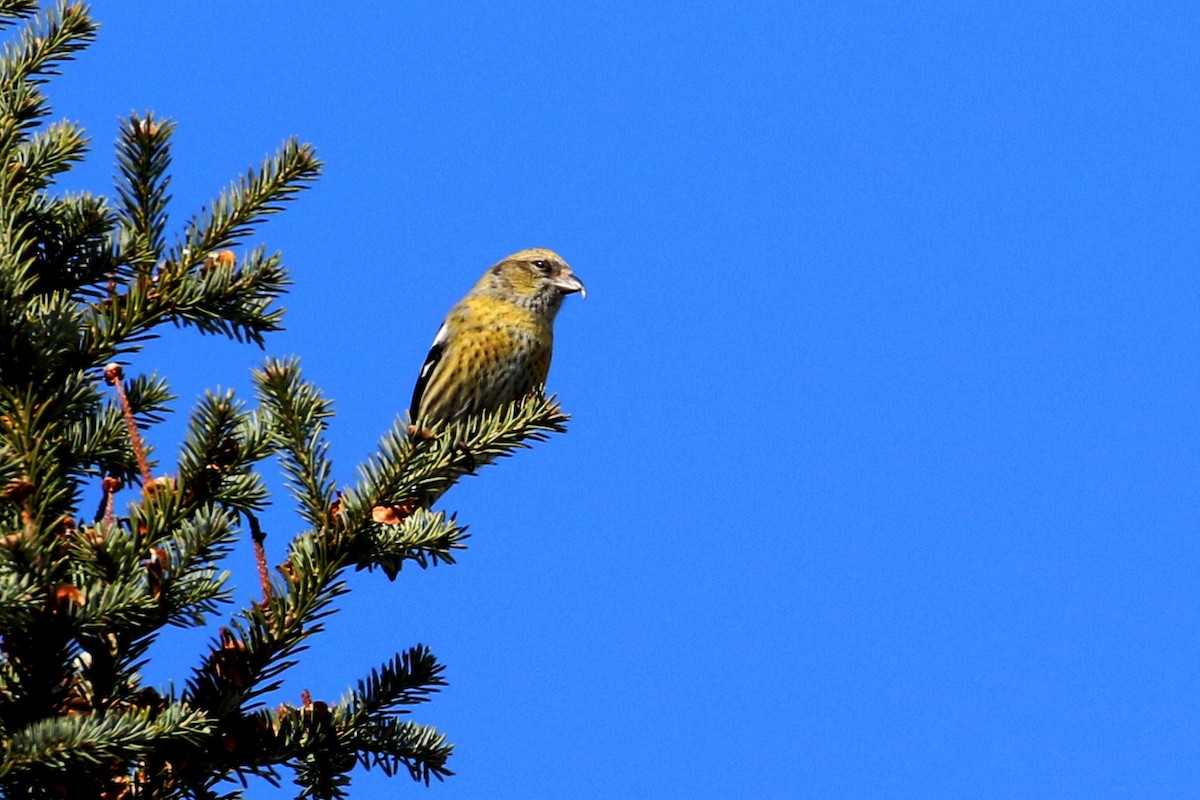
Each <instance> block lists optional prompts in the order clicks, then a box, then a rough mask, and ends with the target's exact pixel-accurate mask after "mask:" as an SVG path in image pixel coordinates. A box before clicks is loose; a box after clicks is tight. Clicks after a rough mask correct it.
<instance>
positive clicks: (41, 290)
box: [0, 0, 566, 800]
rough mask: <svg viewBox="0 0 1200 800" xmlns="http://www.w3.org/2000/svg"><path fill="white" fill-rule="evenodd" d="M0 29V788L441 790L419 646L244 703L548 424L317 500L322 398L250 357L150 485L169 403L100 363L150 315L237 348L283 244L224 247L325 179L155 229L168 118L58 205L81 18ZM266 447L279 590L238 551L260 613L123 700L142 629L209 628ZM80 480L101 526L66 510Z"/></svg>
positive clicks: (291, 366) (147, 334)
mask: <svg viewBox="0 0 1200 800" xmlns="http://www.w3.org/2000/svg"><path fill="white" fill-rule="evenodd" d="M0 25H4V26H14V25H15V26H18V27H17V29H16V31H15V35H13V36H11V37H10V40H9V42H8V44H7V45H6V46H5V48H4V51H3V56H2V58H0V634H2V640H0V747H2V748H3V751H2V753H0V756H2V760H0V791H2V792H3V793H4V795H5V796H7V797H13V798H17V797H66V798H108V799H109V800H115V799H116V798H135V797H145V798H168V797H196V798H216V797H237V796H240V791H241V788H243V787H244V786H245V785H246V781H247V780H248V779H251V778H253V777H256V776H257V777H261V778H265V779H266V780H268V781H271V782H273V783H275V782H278V781H279V780H280V777H281V771H280V770H281V768H284V767H286V768H289V769H290V770H291V771H292V772H293V774H294V779H295V781H296V783H297V784H298V785H299V786H300V787H301V791H300V796H301V797H320V798H325V797H340V796H344V794H345V791H346V786H347V784H348V782H349V773H350V771H351V770H352V769H354V767H355V766H356V765H361V766H363V767H365V768H368V769H371V768H378V769H381V770H383V771H384V772H386V773H387V774H389V775H391V774H394V773H397V772H407V773H408V774H409V775H410V776H411V777H412V778H414V779H416V780H419V781H424V782H426V783H428V782H429V780H430V779H431V778H438V779H441V778H442V777H444V776H446V775H449V774H451V772H450V770H449V769H448V767H447V759H448V757H449V756H450V753H451V749H452V746H451V745H450V744H449V743H448V742H447V741H446V738H445V736H444V735H443V734H441V733H439V732H438V731H437V730H436V729H434V728H432V727H429V726H426V725H421V724H418V723H416V722H414V721H412V720H410V719H408V718H407V715H408V713H409V712H410V710H411V709H412V707H413V706H415V705H418V704H420V703H423V702H425V701H426V700H428V699H429V696H430V695H431V694H432V693H434V692H437V691H439V689H440V688H441V687H442V686H444V685H445V680H444V677H443V670H442V666H441V665H440V664H439V663H438V662H437V660H436V659H435V658H434V657H433V655H432V653H431V652H430V651H429V649H428V648H427V647H424V646H422V645H416V646H413V647H411V648H409V649H408V650H406V651H404V652H401V653H398V654H397V655H396V656H395V657H393V658H392V659H390V660H389V661H387V662H386V663H384V664H382V665H380V666H378V667H377V668H375V669H373V670H371V671H370V672H369V674H368V675H367V676H366V677H365V678H363V679H361V680H359V681H358V683H357V685H356V686H355V687H354V688H353V689H351V690H350V691H349V692H347V694H346V695H345V696H344V697H343V698H341V700H339V701H337V702H322V701H319V700H313V699H312V698H310V697H308V696H307V695H305V696H304V697H303V698H302V699H301V702H300V703H299V705H291V704H286V703H285V704H283V705H279V706H277V707H274V708H271V707H268V706H267V705H265V702H264V699H265V697H266V696H267V695H269V694H270V693H271V692H273V691H275V690H276V689H278V688H279V686H280V682H281V679H282V676H283V675H284V673H285V672H286V671H287V670H288V669H289V668H291V667H292V666H294V665H295V663H296V659H297V656H298V654H299V653H300V652H301V651H302V650H303V649H304V647H305V645H306V642H307V641H308V639H309V637H311V636H313V635H314V634H316V633H319V632H320V631H321V629H322V625H323V624H325V619H326V618H327V617H328V616H329V614H331V613H332V612H333V610H334V608H333V602H334V600H336V599H337V598H338V597H339V596H340V595H341V594H343V593H345V592H346V591H347V587H346V584H345V582H344V580H343V578H344V574H345V571H346V570H347V569H349V568H354V569H368V570H371V569H375V568H379V569H380V570H381V571H382V572H383V573H384V574H385V575H386V576H387V577H388V578H392V579H394V578H395V577H396V576H397V575H398V574H399V572H400V571H401V568H402V567H403V566H404V564H405V563H406V562H411V563H412V564H415V565H416V566H419V567H422V568H424V567H429V566H433V565H437V564H441V563H453V561H454V555H455V551H456V550H459V549H461V548H462V547H463V546H464V544H463V542H464V539H465V537H466V533H465V529H464V528H463V527H462V526H461V525H459V524H458V522H457V521H456V520H455V518H454V516H453V515H450V514H447V513H446V512H444V511H433V510H431V509H430V508H429V506H430V504H431V503H432V502H433V501H434V500H436V499H437V498H438V497H440V496H441V495H442V494H443V493H444V492H445V491H446V490H447V489H448V488H450V487H451V486H452V485H453V484H454V482H455V481H456V480H458V479H459V478H460V477H462V476H463V475H466V474H470V473H472V472H474V471H475V469H476V468H477V467H479V466H482V465H485V464H488V463H490V462H491V461H493V460H495V459H496V458H497V457H501V456H506V455H509V454H511V453H512V452H513V451H514V450H516V449H517V448H520V447H524V446H527V445H528V443H529V442H531V441H537V440H540V439H543V438H544V437H545V436H546V435H547V434H549V433H551V432H556V431H562V430H563V425H564V423H565V421H566V416H565V415H563V414H562V413H561V412H560V411H559V409H558V407H557V405H556V404H555V403H554V402H553V399H552V398H545V397H542V396H536V397H530V398H528V399H526V400H525V401H523V402H520V403H517V404H515V405H514V406H513V407H510V408H508V409H505V410H503V411H501V412H498V413H496V414H493V415H490V416H488V417H486V418H478V419H471V420H468V421H466V422H464V423H462V424H459V425H455V426H450V427H447V428H446V429H444V430H435V431H433V432H431V433H430V434H428V435H427V432H413V431H410V430H409V429H408V428H407V427H406V426H405V425H403V424H402V423H401V422H397V424H396V426H395V427H394V428H393V429H392V430H391V431H390V432H388V433H387V434H386V435H385V436H384V437H383V440H382V442H381V443H380V446H379V449H378V451H377V452H376V453H375V455H374V456H373V457H372V458H371V459H370V460H369V461H368V462H367V463H366V464H364V465H362V466H361V468H360V476H359V479H358V481H357V483H356V484H355V485H354V486H352V487H347V488H343V489H341V490H339V489H338V488H337V482H336V480H335V478H334V471H333V467H332V465H331V463H330V460H329V455H328V449H329V448H328V444H327V442H326V439H325V434H326V427H327V424H328V422H329V420H330V417H331V413H332V412H331V405H330V403H329V401H328V400H327V399H325V397H324V396H323V395H322V394H321V392H320V391H319V390H318V389H317V387H315V386H314V385H312V384H311V383H309V382H307V381H306V380H305V379H304V378H303V376H302V374H301V371H300V368H299V365H298V363H297V362H296V361H294V360H278V359H270V360H268V361H267V362H266V363H265V364H264V366H263V367H262V368H261V369H260V370H258V371H257V372H256V373H255V375H254V380H255V384H256V387H257V404H256V405H255V406H254V407H251V406H249V405H248V404H247V403H246V402H245V401H243V400H241V399H239V398H237V397H235V396H234V394H233V393H232V392H228V391H226V392H220V393H210V394H208V395H207V396H206V397H204V398H203V400H202V401H201V402H200V403H199V404H198V406H197V407H196V409H195V410H194V411H193V412H192V415H191V418H190V425H189V428H188V431H187V434H186V439H185V441H184V443H183V446H182V452H181V454H180V457H179V460H178V463H177V464H176V465H175V466H174V468H173V469H168V468H164V467H163V466H162V465H160V464H159V463H158V462H156V461H155V460H154V458H153V451H152V448H151V447H150V445H149V444H148V443H147V440H148V439H152V438H153V437H152V436H151V435H150V434H151V433H152V432H153V431H154V429H155V425H156V424H157V423H159V422H160V421H161V420H162V416H163V414H164V413H165V412H167V411H168V410H169V408H170V403H171V401H172V399H173V398H172V397H171V394H170V390H169V388H168V386H167V383H166V381H165V380H164V379H163V378H162V377H160V376H158V375H154V374H151V375H134V376H132V377H126V376H125V375H124V369H123V367H122V365H127V364H129V363H130V362H129V357H130V356H132V355H133V354H136V353H137V352H138V351H139V350H140V349H141V348H142V346H143V345H144V343H145V342H146V341H147V340H149V339H152V338H154V337H156V336H158V335H159V334H160V332H161V330H162V328H163V326H164V325H168V324H170V325H173V326H179V327H186V328H194V329H196V330H197V331H199V332H200V333H203V334H219V335H224V336H228V337H232V338H235V339H237V340H239V341H246V342H252V343H255V344H258V345H260V346H261V345H262V344H263V341H264V336H265V335H266V334H268V333H270V332H271V331H274V330H278V329H279V327H280V324H281V319H282V309H281V308H280V307H279V306H278V305H277V304H276V301H277V300H278V298H279V297H280V296H281V295H282V294H283V292H284V290H285V287H286V286H287V284H288V276H287V272H286V270H285V268H284V266H283V263H282V260H281V258H280V255H279V254H278V253H268V252H267V251H266V250H265V249H263V248H261V247H260V248H254V249H248V250H246V251H245V252H244V253H243V254H242V255H240V256H239V255H237V254H236V253H235V251H234V248H238V247H241V246H242V244H243V241H244V240H245V239H246V237H247V236H249V235H250V234H251V233H252V232H253V230H254V228H255V226H256V225H257V224H258V223H259V222H260V221H262V219H263V218H264V217H266V216H267V215H269V214H272V213H274V212H276V211H278V210H280V208H281V207H282V205H283V203H284V202H285V201H286V200H288V199H290V198H291V197H293V196H294V195H295V194H296V193H297V192H298V191H300V190H301V189H302V188H304V187H305V186H306V185H308V184H309V183H310V182H311V181H313V180H314V179H315V178H316V177H317V175H318V173H319V171H320V163H319V162H318V160H317V158H316V156H315V154H314V152H313V150H312V148H310V147H309V146H308V145H304V144H300V143H298V142H295V141H289V142H286V143H285V144H284V145H283V146H282V147H281V148H280V149H279V151H278V152H277V153H275V154H274V155H273V156H271V157H269V158H267V159H266V160H265V162H264V163H263V164H262V166H261V167H259V168H258V169H254V170H251V171H249V172H248V173H247V174H246V175H244V176H242V177H241V178H239V179H238V180H237V181H235V182H234V183H233V184H232V185H231V186H229V187H228V188H227V189H225V190H224V191H223V192H221V193H220V194H219V196H218V197H217V199H216V200H215V201H214V202H213V203H212V205H211V207H210V208H208V209H207V210H204V211H202V212H201V213H199V214H197V215H196V216H195V217H194V218H193V219H192V221H191V222H190V223H188V224H187V225H186V227H185V228H184V230H183V231H182V232H181V233H179V234H178V235H176V236H174V237H173V236H172V235H171V233H170V232H169V231H168V225H167V204H168V199H169V198H168V194H167V187H168V184H169V176H168V169H169V167H170V163H171V137H172V132H173V130H174V125H173V124H172V123H171V122H170V121H168V120H165V119H160V118H158V117H156V116H154V115H153V114H149V113H147V114H141V115H134V116H131V117H129V118H128V119H126V120H124V122H123V124H122V125H121V128H120V133H119V140H118V142H117V183H116V187H115V192H114V193H113V195H112V196H111V197H104V196H99V195H92V194H88V193H83V194H62V193H58V194H56V193H54V192H53V191H52V187H53V185H54V182H55V178H56V176H58V175H61V174H62V173H63V172H64V171H66V170H69V169H70V168H71V167H72V165H74V164H76V163H78V162H79V161H80V160H81V159H82V158H83V156H84V153H85V150H86V148H87V140H86V139H85V137H84V135H83V132H82V131H81V130H80V129H79V128H78V127H77V126H75V125H73V124H71V123H69V122H54V123H49V122H48V121H47V117H48V115H49V114H50V109H49V107H48V105H47V102H46V98H45V96H44V94H43V92H42V87H43V84H44V83H45V82H46V81H47V80H48V79H49V78H50V77H52V76H53V75H54V74H56V71H57V70H58V69H59V67H60V66H61V65H62V64H63V63H64V62H66V61H68V60H70V59H71V57H72V55H73V54H74V53H75V52H77V51H78V50H80V49H81V48H83V47H85V46H86V45H87V44H88V43H89V42H90V41H91V40H92V39H93V37H94V36H95V33H96V25H95V24H94V23H93V21H92V20H91V18H90V15H89V11H88V9H87V8H86V7H84V6H83V5H81V4H79V3H74V2H67V3H60V4H59V5H57V6H56V7H54V8H51V9H44V10H43V9H39V7H38V4H37V3H36V2H32V1H31V0H0ZM270 457H276V458H278V459H279V462H280V464H281V466H282V469H283V471H284V473H285V475H286V476H287V480H288V486H289V489H290V491H291V494H292V495H293V497H294V499H295V502H296V508H297V511H298V513H299V515H300V517H301V519H303V521H304V523H305V525H306V530H305V531H304V532H303V533H302V534H300V535H299V536H297V537H296V538H295V539H294V540H293V541H292V542H291V543H290V546H289V548H288V554H287V558H286V560H285V561H284V563H283V564H282V565H281V566H279V567H278V574H277V575H276V576H275V577H271V574H270V573H269V572H268V571H267V570H266V569H265V562H260V567H263V569H262V575H261V578H262V587H261V588H262V592H263V600H262V601H261V602H258V603H253V604H251V606H250V607H248V608H245V609H242V610H241V611H240V612H238V613H236V614H234V615H233V616H232V618H231V619H230V620H229V621H228V623H227V624H226V625H225V626H224V627H221V628H220V630H219V631H218V632H217V633H216V635H215V636H214V638H213V640H212V642H211V644H210V646H209V647H208V649H207V651H206V652H203V653H201V654H199V655H198V657H197V659H196V662H195V666H194V667H193V669H192V671H191V674H190V676H188V677H186V679H181V680H180V681H179V685H182V686H183V689H182V690H181V691H178V692H176V691H174V690H168V689H163V688H161V687H153V686H148V685H146V683H145V682H144V681H143V678H142V676H141V675H140V674H139V671H140V670H141V669H142V668H143V667H144V665H145V663H146V659H147V653H148V648H149V647H150V645H151V644H152V643H153V642H154V641H155V638H156V637H157V636H158V634H159V632H160V631H162V630H163V628H164V627H165V626H168V625H173V626H180V627H195V626H201V625H205V624H208V623H209V622H211V621H212V619H213V616H214V615H215V614H216V613H217V612H218V611H221V610H223V609H224V608H226V607H227V604H229V603H230V602H231V590H230V587H229V585H228V578H229V576H228V573H227V572H225V571H224V570H222V569H221V559H222V558H224V557H225V556H226V555H227V554H228V553H230V551H231V550H232V549H234V548H235V547H236V548H244V547H245V548H248V547H250V546H252V544H253V545H254V546H259V545H261V542H262V536H263V533H262V528H261V525H260V522H259V519H258V514H259V513H260V512H261V511H262V509H263V508H264V506H265V504H266V502H267V499H268V496H267V491H266V488H265V486H264V484H263V481H262V479H261V477H260V475H259V472H258V471H257V470H258V469H259V465H260V462H263V461H264V460H265V459H268V458H270ZM156 475H157V477H155V476H156ZM88 491H90V492H92V493H95V492H97V491H99V493H100V494H101V495H102V498H103V499H102V502H101V503H100V507H99V508H98V509H94V510H91V511H87V510H84V509H82V508H81V507H80V504H81V502H83V498H84V495H85V492H88ZM257 552H259V553H260V554H261V552H262V551H261V549H258V550H257ZM181 678H183V676H181ZM230 781H234V783H231V782H230Z"/></svg>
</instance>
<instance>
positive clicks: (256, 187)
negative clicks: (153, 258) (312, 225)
mask: <svg viewBox="0 0 1200 800" xmlns="http://www.w3.org/2000/svg"><path fill="white" fill-rule="evenodd" d="M320 171H321V162H320V161H318V160H317V157H316V153H315V151H314V150H313V149H312V147H311V146H309V145H306V144H300V143H299V142H298V141H297V140H295V139H289V140H288V141H287V142H285V143H284V145H283V146H282V147H281V148H280V149H279V150H278V151H277V152H276V154H275V155H274V156H272V157H269V158H267V159H266V160H265V161H264V162H263V164H262V166H261V167H260V168H259V169H257V170H255V169H251V170H249V171H248V172H247V173H246V175H245V176H244V177H242V178H240V179H239V180H238V181H237V182H235V183H233V184H232V185H231V186H230V187H229V188H228V189H226V190H225V191H223V192H221V194H220V196H219V197H218V198H217V199H216V201H215V202H214V203H213V205H212V208H211V209H210V210H209V211H207V212H206V213H203V214H201V215H200V216H199V217H198V218H197V219H194V220H192V222H191V223H189V225H188V227H187V231H186V232H185V233H184V237H183V241H182V242H181V243H180V244H177V245H176V246H175V247H174V248H173V249H172V251H171V254H170V256H169V260H170V261H172V262H176V263H179V264H182V265H184V267H185V268H190V267H191V266H193V265H195V264H198V263H200V262H202V261H203V259H204V258H206V257H207V256H208V254H209V253H212V252H215V251H217V250H220V249H221V248H225V247H231V246H232V245H234V244H235V243H236V242H237V241H238V240H240V239H242V238H244V237H245V236H246V235H247V234H249V233H250V230H251V228H252V226H254V225H257V224H258V223H259V222H261V221H262V220H263V218H264V217H266V216H267V215H269V214H273V213H275V212H277V211H279V210H281V208H282V204H283V202H284V201H286V200H288V199H290V198H291V197H292V196H293V195H295V194H296V192H298V191H300V189H302V188H304V186H305V185H306V184H308V183H310V182H312V181H313V180H315V179H316V178H317V176H318V175H319V174H320Z"/></svg>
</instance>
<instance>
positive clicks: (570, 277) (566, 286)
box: [554, 269, 587, 298]
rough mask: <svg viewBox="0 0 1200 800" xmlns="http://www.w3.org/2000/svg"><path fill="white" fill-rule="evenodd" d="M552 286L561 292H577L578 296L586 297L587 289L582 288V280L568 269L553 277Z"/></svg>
mask: <svg viewBox="0 0 1200 800" xmlns="http://www.w3.org/2000/svg"><path fill="white" fill-rule="evenodd" d="M554 287H555V288H556V289H558V290H559V291H560V292H562V293H563V294H574V293H575V292H579V296H580V297H583V298H586V297H587V289H586V288H584V285H583V281H581V280H579V278H576V277H575V273H573V272H571V271H570V270H569V269H565V270H563V271H562V272H561V273H560V274H559V276H558V277H557V278H555V279H554Z"/></svg>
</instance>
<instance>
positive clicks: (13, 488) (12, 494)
mask: <svg viewBox="0 0 1200 800" xmlns="http://www.w3.org/2000/svg"><path fill="white" fill-rule="evenodd" d="M33 490H34V485H33V484H32V483H30V482H29V481H27V480H24V479H23V478H17V479H16V480H13V481H11V482H9V484H8V485H7V486H5V487H4V499H5V500H7V501H9V502H10V503H20V502H21V501H22V500H24V499H25V498H26V497H29V495H31V494H33Z"/></svg>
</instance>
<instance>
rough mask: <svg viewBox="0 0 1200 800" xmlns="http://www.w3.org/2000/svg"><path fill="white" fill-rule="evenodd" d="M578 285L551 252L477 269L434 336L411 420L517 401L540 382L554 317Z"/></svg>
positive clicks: (451, 417)
mask: <svg viewBox="0 0 1200 800" xmlns="http://www.w3.org/2000/svg"><path fill="white" fill-rule="evenodd" d="M574 292H579V293H580V295H581V296H586V294H587V293H586V291H585V290H584V287H583V283H582V282H580V280H579V278H576V277H575V273H573V272H571V268H570V267H568V266H567V262H565V261H563V260H562V258H561V257H560V256H559V255H558V254H557V253H554V252H552V251H550V250H542V249H536V248H535V249H532V250H522V251H521V252H519V253H513V254H512V255H511V256H508V257H507V258H505V259H503V260H502V261H500V262H498V263H496V264H494V265H493V266H491V267H489V268H488V271H487V272H485V273H484V274H483V277H482V278H480V279H479V282H478V283H476V284H475V288H473V289H472V290H471V291H470V293H468V294H467V296H466V297H464V298H463V299H462V300H460V301H459V302H458V304H457V305H456V306H454V308H452V309H450V313H449V314H448V315H446V321H445V322H443V323H442V327H441V328H440V329H438V332H437V336H435V337H434V339H433V347H431V348H430V350H429V356H428V357H427V358H426V359H425V365H424V366H423V367H421V374H420V376H419V377H418V378H417V385H416V388H414V389H413V398H412V407H411V408H410V409H409V417H410V419H411V420H412V421H413V422H414V423H417V424H423V425H429V424H431V423H435V422H458V421H460V420H462V419H464V418H465V417H468V416H472V415H475V414H482V413H486V412H489V411H494V410H496V409H497V408H500V407H501V406H503V405H504V404H505V403H510V402H512V401H514V400H519V399H521V398H522V397H525V396H526V395H528V394H530V393H531V392H533V391H534V390H535V389H537V388H538V387H539V386H542V385H543V384H545V382H546V375H547V374H548V373H549V371H550V356H551V353H552V351H553V349H554V317H555V316H556V315H557V314H558V309H559V308H560V307H561V306H562V301H563V298H564V297H566V296H567V295H568V294H572V293H574Z"/></svg>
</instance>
